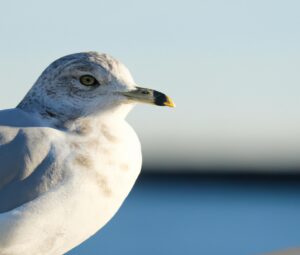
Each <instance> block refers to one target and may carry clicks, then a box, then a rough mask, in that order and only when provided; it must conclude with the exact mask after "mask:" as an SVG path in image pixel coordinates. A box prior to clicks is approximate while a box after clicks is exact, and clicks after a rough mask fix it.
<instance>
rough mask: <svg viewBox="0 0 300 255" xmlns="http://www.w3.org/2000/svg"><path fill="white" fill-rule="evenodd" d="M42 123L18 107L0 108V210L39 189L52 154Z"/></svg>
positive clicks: (49, 165) (52, 161)
mask: <svg viewBox="0 0 300 255" xmlns="http://www.w3.org/2000/svg"><path fill="white" fill-rule="evenodd" d="M43 134H44V133H43V127H42V126H41V125H40V123H38V122H37V121H35V119H34V118H32V117H31V116H29V115H28V114H27V113H25V112H23V111H22V110H19V109H12V110H5V111H0V213H2V212H7V211H9V210H11V209H13V208H15V207H18V206H20V205H22V204H24V203H27V202H29V201H31V200H33V199H34V198H36V197H37V196H39V195H40V194H41V193H42V188H41V183H42V179H43V177H44V176H45V174H46V173H47V170H49V169H51V166H52V165H53V163H54V157H53V153H52V150H51V143H50V142H49V139H47V138H46V137H45V136H44V135H43Z"/></svg>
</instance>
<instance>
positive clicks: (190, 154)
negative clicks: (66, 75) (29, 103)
mask: <svg viewBox="0 0 300 255" xmlns="http://www.w3.org/2000/svg"><path fill="white" fill-rule="evenodd" d="M299 9H300V3H299V1H290V0H287V1H264V0H262V1H258V0H252V1H250V0H249V1H241V0H239V1H232V0H231V1H230V0H229V1H221V0H211V1H190V0H187V1H182V2H179V1H177V2H176V1H158V0H153V1H147V2H146V1H137V0H135V1H96V0H94V1H93V0H85V1H83V2H80V3H79V1H78V2H77V3H76V2H75V1H58V0H52V1H47V2H45V1H37V0H36V1H33V0H27V1H2V2H1V3H0V33H1V34H0V35H1V40H0V49H1V50H0V68H1V75H0V89H1V93H0V108H9V107H13V106H15V105H16V104H17V103H18V102H19V100H20V99H21V98H22V96H23V95H24V94H25V93H26V91H27V90H28V89H29V88H30V86H31V85H32V84H33V82H34V81H35V80H36V79H37V77H38V75H39V74H40V73H41V72H42V71H43V69H44V68H45V67H46V66H47V65H48V64H49V63H50V62H52V61H53V60H55V59H56V58H58V57H60V56H62V55H66V54H69V53H74V52H78V51H86V50H97V51H100V52H106V53H109V54H111V55H113V56H115V57H116V58H118V59H120V60H121V61H122V62H124V63H125V64H126V65H127V66H128V67H129V69H130V70H131V72H132V74H133V76H134V78H135V80H136V82H137V83H138V84H141V85H143V86H146V87H151V88H155V89H158V90H161V91H163V92H166V93H167V94H168V95H170V96H172V97H173V98H174V100H175V102H176V104H177V108H176V109H166V108H159V107H150V106H139V107H137V108H136V109H135V110H134V112H132V113H131V114H130V116H129V121H130V122H131V123H132V125H133V126H134V127H135V129H136V130H137V132H138V134H139V136H140V138H141V141H142V143H143V148H144V158H145V161H146V162H150V161H152V160H155V161H156V163H157V164H161V163H162V164H164V165H167V166H173V165H175V164H177V165H178V164H182V165H185V164H186V163H189V164H199V165H202V166H205V165H210V166H214V165H218V164H220V165H224V164H227V165H234V164H241V163H242V164H245V165H249V164H250V165H254V166H255V165H260V166H263V165H268V164H275V165H280V164H290V165H292V164H298V165H300V157H299V155H300V100H299V95H300V75H299V68H300V31H299V26H300V15H299Z"/></svg>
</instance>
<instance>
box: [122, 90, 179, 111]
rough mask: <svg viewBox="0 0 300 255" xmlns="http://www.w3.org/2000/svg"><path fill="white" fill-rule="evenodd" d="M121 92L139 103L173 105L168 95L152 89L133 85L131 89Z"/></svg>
mask: <svg viewBox="0 0 300 255" xmlns="http://www.w3.org/2000/svg"><path fill="white" fill-rule="evenodd" d="M122 94H123V95H124V96H126V97H128V98H129V99H130V100H133V101H137V102H140V103H147V104H155V105H159V106H169V107H175V103H174V102H173V100H172V99H171V98H170V97H168V96H166V95H165V94H163V93H161V92H158V91H156V90H153V89H146V88H141V87H135V89H133V90H130V91H126V92H122Z"/></svg>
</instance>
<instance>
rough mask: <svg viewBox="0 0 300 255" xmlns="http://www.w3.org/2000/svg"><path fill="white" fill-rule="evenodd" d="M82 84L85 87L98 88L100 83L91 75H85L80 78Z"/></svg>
mask: <svg viewBox="0 0 300 255" xmlns="http://www.w3.org/2000/svg"><path fill="white" fill-rule="evenodd" d="M79 80H80V83H81V84H82V85H84V86H96V85H99V82H98V81H97V80H96V78H94V77H93V76H91V75H83V76H81V77H80V78H79Z"/></svg>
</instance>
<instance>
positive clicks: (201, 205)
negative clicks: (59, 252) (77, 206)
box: [68, 174, 300, 255]
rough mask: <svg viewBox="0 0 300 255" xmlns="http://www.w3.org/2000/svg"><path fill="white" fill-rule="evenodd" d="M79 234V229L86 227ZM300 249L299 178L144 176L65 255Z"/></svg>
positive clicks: (208, 254) (255, 254)
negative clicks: (114, 212) (109, 217)
mask: <svg viewBox="0 0 300 255" xmlns="http://www.w3.org/2000/svg"><path fill="white" fill-rule="evenodd" d="M83 227H84V226H83ZM291 247H300V177H299V176H280V175H277V176H263V175H250V176H247V175H216V176H214V175H172V174H171V175H144V176H142V177H141V178H140V179H139V181H138V182H137V184H136V186H135V188H134V189H133V191H132V192H131V193H130V195H129V197H128V198H127V200H126V201H125V203H124V204H123V206H122V207H121V209H120V210H119V212H118V213H117V215H116V216H115V217H114V218H113V219H112V220H111V221H110V222H109V223H108V224H107V225H106V226H105V227H104V228H103V229H102V230H101V231H100V232H98V233H97V234H96V235H95V236H93V237H92V238H90V239H89V240H88V241H86V242H85V243H83V244H82V245H80V246H78V247H76V248H75V249H73V250H72V251H71V252H69V253H68V254H69V255H79V254H80V255H83V254H89V255H99V254H100V255H101V254H105V255H118V254H130V255H135V254H136V255H140V254H143V255H153V254H172V255H177V254H178V255H182V254H197V255H199V254H203V255H223V254H229V255H259V254H264V253H267V252H271V251H275V250H282V249H285V248H291Z"/></svg>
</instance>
